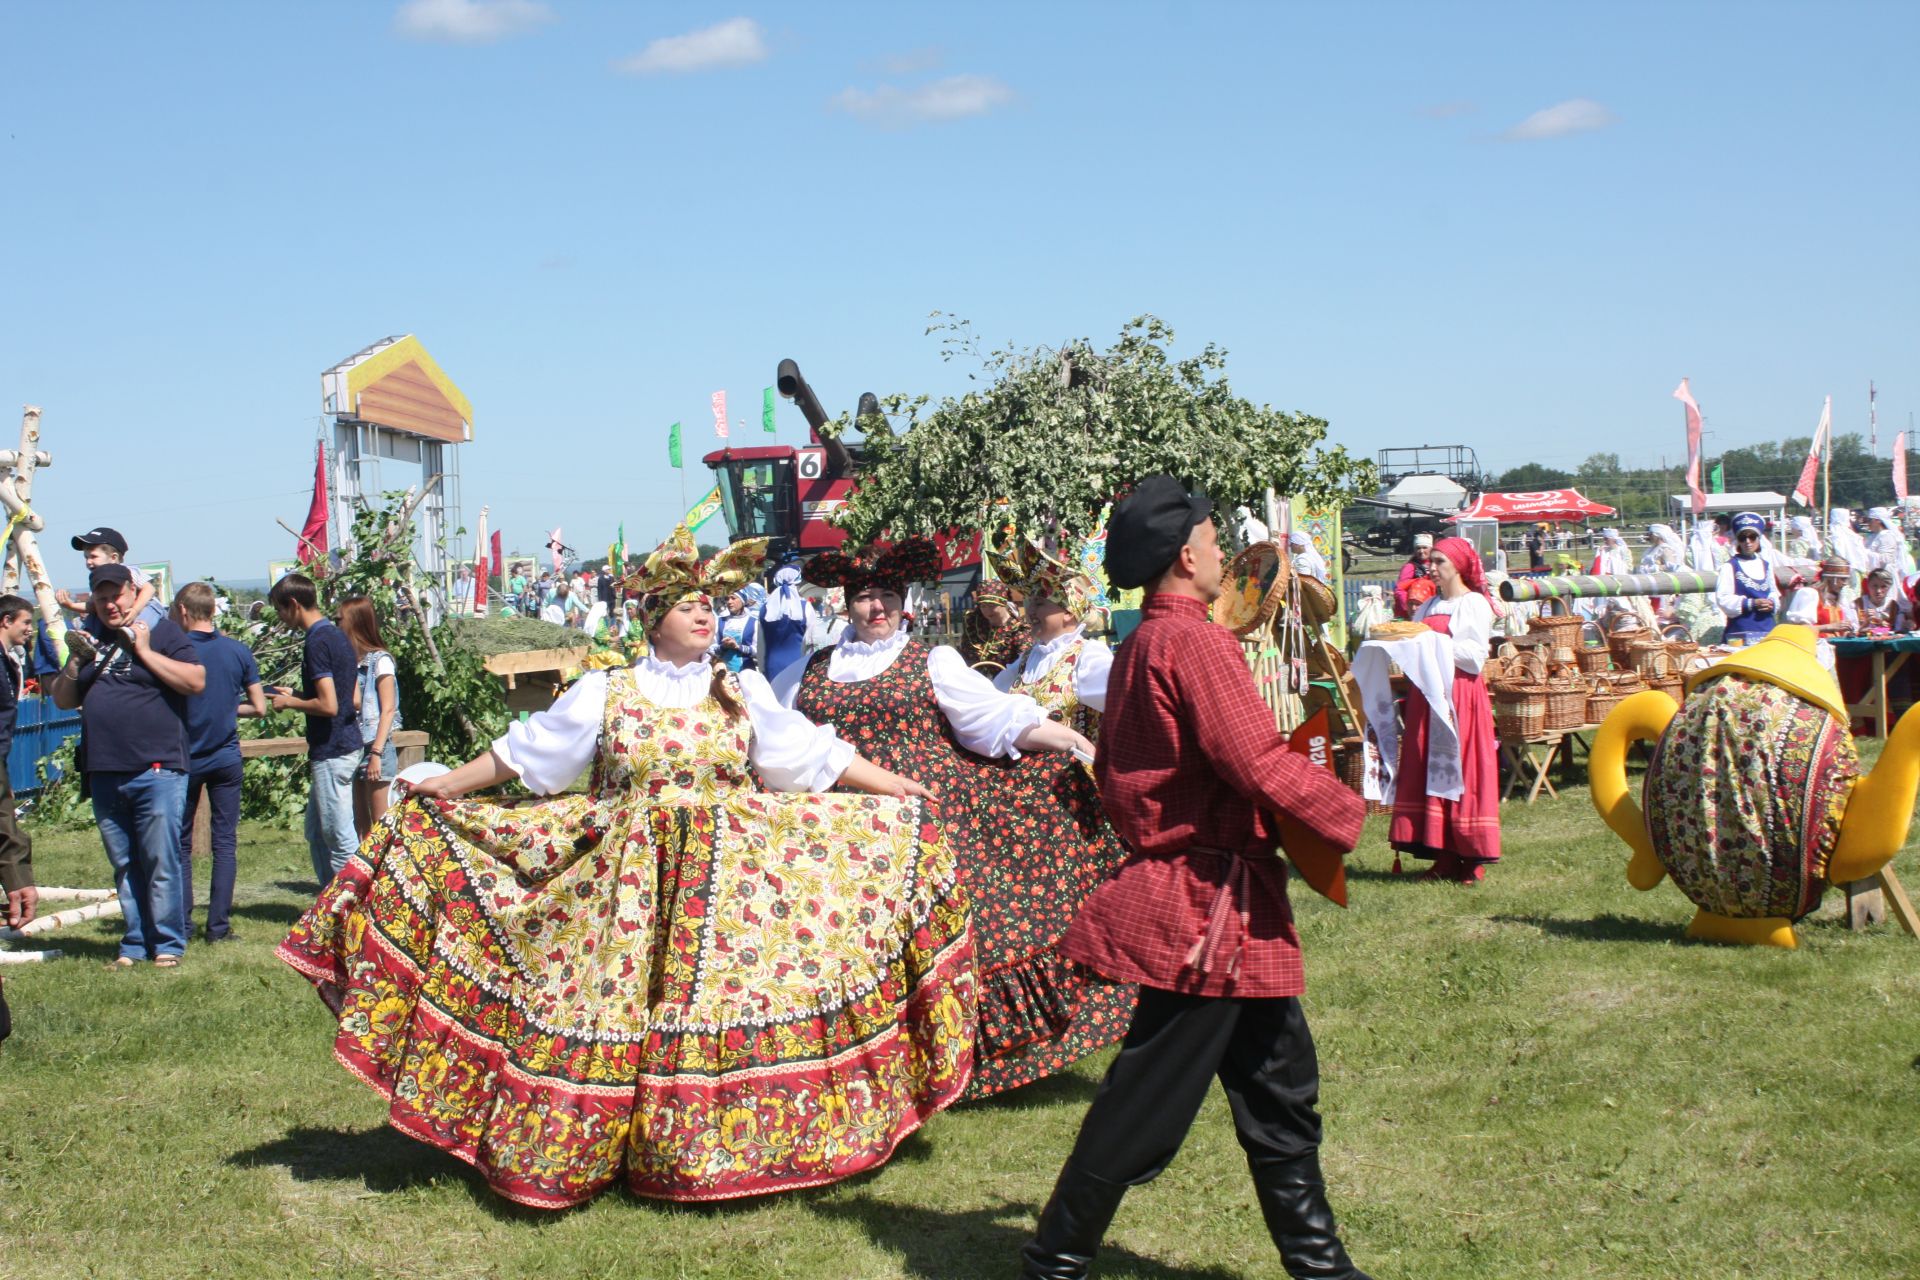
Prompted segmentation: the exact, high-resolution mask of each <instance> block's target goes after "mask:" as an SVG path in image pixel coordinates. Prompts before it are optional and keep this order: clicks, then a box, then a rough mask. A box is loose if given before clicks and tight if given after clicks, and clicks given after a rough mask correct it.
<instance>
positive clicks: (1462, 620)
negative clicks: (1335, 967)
mask: <svg viewBox="0 0 1920 1280" xmlns="http://www.w3.org/2000/svg"><path fill="white" fill-rule="evenodd" d="M1433 568H1434V574H1433V578H1434V584H1435V586H1436V587H1438V590H1437V591H1436V592H1435V593H1434V597H1433V599H1431V600H1429V601H1427V602H1426V603H1425V604H1423V605H1421V606H1420V609H1419V612H1417V613H1416V614H1415V615H1414V620H1415V621H1417V622H1424V623H1426V624H1427V626H1428V627H1430V628H1432V629H1433V630H1434V631H1437V632H1439V633H1440V635H1441V636H1443V637H1445V639H1446V644H1445V647H1444V650H1443V652H1444V655H1445V659H1447V661H1446V669H1445V670H1443V671H1441V672H1439V673H1437V678H1436V679H1433V680H1429V681H1424V682H1420V684H1419V685H1418V686H1417V687H1415V688H1412V689H1410V690H1409V691H1408V693H1407V701H1406V709H1405V716H1404V720H1405V726H1404V728H1403V730H1402V732H1401V736H1400V763H1399V768H1398V769H1397V770H1395V772H1394V802H1393V821H1392V823H1391V824H1390V825H1389V826H1388V828H1387V839H1388V841H1389V843H1391V844H1392V845H1393V847H1394V848H1395V849H1396V850H1399V851H1401V852H1404V853H1410V854H1412V855H1413V856H1414V857H1417V858H1431V859H1433V867H1432V869H1431V870H1429V871H1428V872H1427V873H1426V874H1425V875H1424V876H1423V877H1422V878H1423V879H1427V880H1450V881H1454V882H1456V883H1459V884H1477V883H1479V882H1480V881H1481V880H1482V879H1484V878H1485V876H1486V869H1487V867H1489V866H1491V865H1492V864H1493V863H1495V862H1498V861H1499V860H1500V748H1499V742H1498V739H1497V738H1496V737H1495V735H1494V729H1493V704H1492V702H1491V701H1490V700H1489V698H1488V697H1487V686H1486V682H1485V681H1484V680H1483V679H1482V678H1481V674H1480V673H1481V669H1482V668H1484V667H1485V666H1486V664H1487V657H1488V654H1489V650H1490V645H1491V642H1492V637H1493V604H1492V602H1491V601H1490V600H1488V599H1487V596H1486V576H1485V573H1484V571H1483V570H1482V567H1481V564H1480V556H1479V553H1478V552H1476V551H1475V550H1474V549H1473V544H1471V543H1469V542H1467V541H1466V540H1465V539H1462V538H1445V539H1442V540H1441V541H1440V542H1438V543H1436V544H1435V545H1434V548H1433ZM1403 665H1404V664H1403ZM1448 676H1451V680H1448V679H1447V677H1448ZM1422 687H1432V688H1434V689H1435V690H1436V692H1438V691H1440V690H1444V691H1445V692H1446V694H1447V695H1448V701H1449V704H1450V705H1449V706H1448V708H1447V716H1446V719H1449V720H1451V721H1452V725H1451V730H1450V731H1449V728H1448V726H1447V725H1446V724H1445V723H1444V722H1443V723H1441V724H1438V725H1436V724H1435V720H1436V716H1435V714H1434V708H1433V706H1432V705H1431V704H1430V703H1429V702H1428V700H1427V697H1426V695H1425V694H1423V693H1422V692H1421V688H1422ZM1436 762H1437V763H1438V765H1439V767H1438V768H1435V767H1433V766H1434V765H1435V764H1436Z"/></svg>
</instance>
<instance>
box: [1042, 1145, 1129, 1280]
mask: <svg viewBox="0 0 1920 1280" xmlns="http://www.w3.org/2000/svg"><path fill="white" fill-rule="evenodd" d="M1126 1194H1127V1186H1126V1184H1125V1183H1124V1182H1108V1181H1107V1180H1106V1179H1105V1178H1096V1177H1094V1176H1093V1175H1092V1174H1090V1173H1086V1172H1083V1171H1082V1170H1080V1169H1077V1168H1075V1167H1074V1164H1073V1162H1072V1161H1071V1160H1069V1161H1068V1162H1067V1163H1066V1165H1065V1166H1064V1167H1063V1168H1062V1169H1061V1170H1060V1180H1059V1181H1058V1182H1056V1183H1054V1186H1053V1198H1052V1199H1050V1200H1048V1201H1047V1207H1046V1208H1044V1209H1042V1210H1041V1211H1040V1226H1039V1227H1038V1228H1037V1229H1036V1230H1035V1231H1034V1233H1033V1239H1031V1240H1029V1241H1027V1243H1026V1244H1025V1245H1024V1246H1023V1247H1022V1248H1021V1250H1020V1280H1086V1276H1087V1268H1089V1267H1091V1266H1092V1265H1093V1255H1094V1254H1095V1253H1096V1252H1098V1251H1099V1248H1100V1238H1101V1237H1102V1236H1104V1235H1106V1234H1107V1225H1108V1224H1109V1223H1111V1222H1112V1221H1113V1215H1114V1212H1115V1210H1117V1209H1119V1207H1120V1200H1121V1197H1123V1196H1125V1195H1126Z"/></svg>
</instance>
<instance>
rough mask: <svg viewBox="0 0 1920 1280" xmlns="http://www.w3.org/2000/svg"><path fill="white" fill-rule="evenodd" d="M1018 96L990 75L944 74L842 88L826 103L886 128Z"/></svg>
mask: <svg viewBox="0 0 1920 1280" xmlns="http://www.w3.org/2000/svg"><path fill="white" fill-rule="evenodd" d="M1016 96H1018V95H1016V94H1015V93H1014V91H1013V90H1012V89H1010V88H1008V87H1007V86H1006V85H1005V84H1003V83H1001V82H1000V81H998V80H996V79H994V78H993V77H992V76H979V75H958V76H947V77H945V78H944V79H941V80H935V81H933V82H931V83H930V84H923V85H919V86H917V87H915V88H911V89H903V88H901V87H899V86H898V85H891V84H883V85H881V86H879V87H878V88H876V89H842V90H841V91H840V92H839V93H837V94H835V95H834V96H833V97H832V99H830V100H829V105H831V106H832V107H834V108H835V109H836V110H840V111H844V112H846V113H847V114H848V115H852V116H858V117H860V118H861V119H862V120H869V121H872V122H873V123H875V124H878V125H883V126H886V127H888V128H900V127H903V126H905V125H909V124H920V123H924V122H926V121H933V120H963V119H965V118H967V117H968V116H983V115H986V114H987V113H988V112H989V111H993V110H995V109H997V108H999V107H1004V106H1006V105H1007V104H1008V103H1011V102H1012V101H1013V100H1014V99H1015V97H1016Z"/></svg>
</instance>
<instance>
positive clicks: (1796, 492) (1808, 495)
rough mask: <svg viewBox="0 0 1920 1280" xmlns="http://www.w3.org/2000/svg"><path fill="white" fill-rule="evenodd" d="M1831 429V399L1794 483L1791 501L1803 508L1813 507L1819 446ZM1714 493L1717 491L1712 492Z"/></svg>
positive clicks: (1814, 432) (1822, 408) (1821, 416)
mask: <svg viewBox="0 0 1920 1280" xmlns="http://www.w3.org/2000/svg"><path fill="white" fill-rule="evenodd" d="M1832 429H1833V397H1832V396H1828V397H1827V402H1826V403H1825V404H1824V405H1822V406H1821V408H1820V421H1819V423H1818V424H1816V425H1815V427H1814V428H1813V443H1812V444H1810V445H1808V446H1807V460H1806V462H1805V463H1803V464H1802V465H1801V467H1800V479H1799V480H1797V481H1795V482H1794V486H1793V500H1794V501H1795V502H1797V503H1799V504H1800V505H1801V506H1803V507H1811V506H1812V505H1813V482H1814V479H1815V477H1817V476H1818V475H1819V474H1820V445H1821V443H1822V442H1823V441H1824V440H1825V439H1826V438H1827V433H1828V432H1829V431H1831V430H1832ZM1714 492H1715V493H1718V492H1719V489H1717V488H1716V489H1715V490H1714Z"/></svg>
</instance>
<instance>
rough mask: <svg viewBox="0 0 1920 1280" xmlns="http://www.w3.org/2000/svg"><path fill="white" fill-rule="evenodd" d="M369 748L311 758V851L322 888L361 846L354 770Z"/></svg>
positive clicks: (308, 802)
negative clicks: (355, 817) (355, 819)
mask: <svg viewBox="0 0 1920 1280" xmlns="http://www.w3.org/2000/svg"><path fill="white" fill-rule="evenodd" d="M366 754H367V752H366V748H365V747H362V748H360V749H359V750H358V751H350V752H348V753H347V754H346V755H344V756H335V757H334V758H333V759H331V760H310V761H308V762H307V781H308V782H309V783H310V784H311V788H310V790H309V792H308V795H307V852H309V853H311V854H312V855H313V876H314V879H316V880H318V881H319V882H320V887H321V888H322V889H324V888H326V887H327V886H328V885H330V884H332V883H333V878H334V877H335V876H336V875H339V874H340V868H342V867H344V866H346V865H347V859H348V858H351V857H352V856H353V851H354V850H355V849H358V848H359V847H360V837H359V835H358V833H356V832H355V831H354V829H353V771H354V770H355V769H358V768H359V767H360V761H361V758H362V757H364V756H365V755H366Z"/></svg>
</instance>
